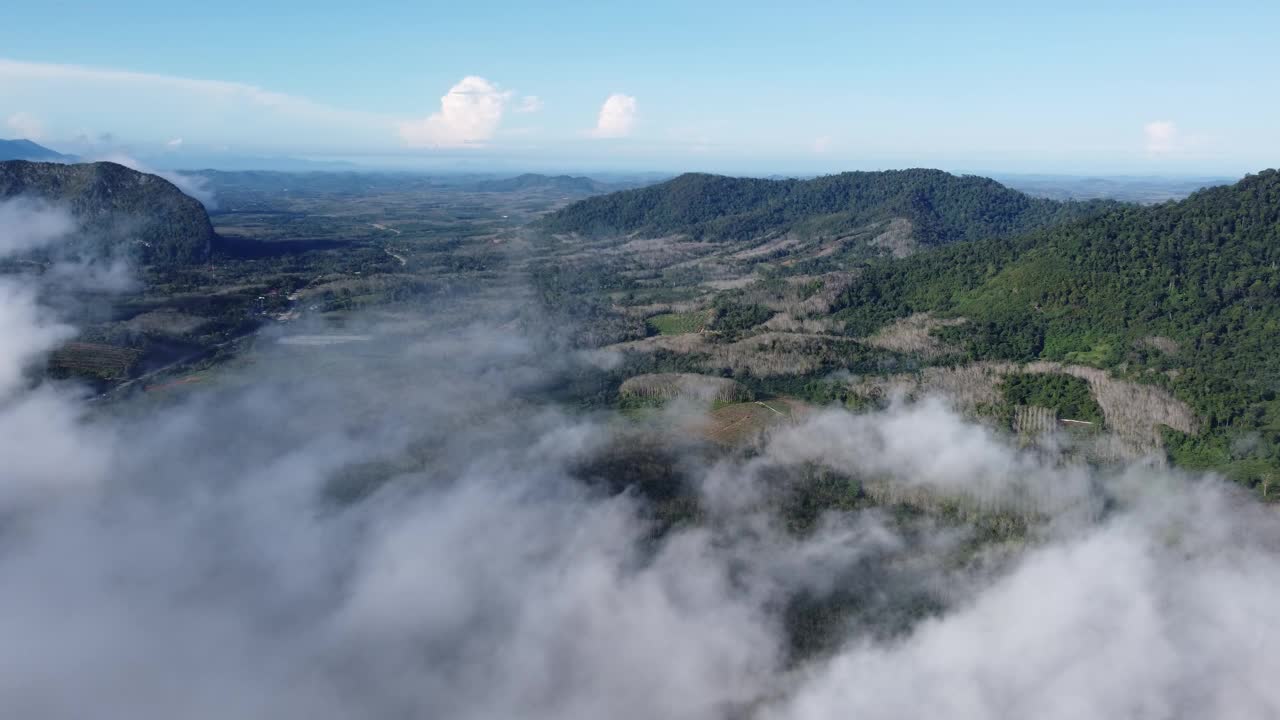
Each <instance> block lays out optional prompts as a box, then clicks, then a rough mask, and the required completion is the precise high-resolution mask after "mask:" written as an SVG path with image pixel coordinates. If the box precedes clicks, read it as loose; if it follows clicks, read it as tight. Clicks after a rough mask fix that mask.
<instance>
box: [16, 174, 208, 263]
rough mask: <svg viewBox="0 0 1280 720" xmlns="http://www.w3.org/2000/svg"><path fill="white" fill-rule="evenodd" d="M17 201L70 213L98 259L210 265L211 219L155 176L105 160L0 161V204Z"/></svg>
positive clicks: (201, 208)
mask: <svg viewBox="0 0 1280 720" xmlns="http://www.w3.org/2000/svg"><path fill="white" fill-rule="evenodd" d="M20 196H21V197H28V198H39V199H42V200H45V201H47V202H50V203H53V204H55V205H58V206H63V207H66V208H68V209H69V210H70V212H71V213H72V215H74V216H75V219H76V220H77V221H78V222H79V224H80V225H81V227H82V229H83V230H84V231H85V233H84V234H85V238H84V240H85V241H86V242H90V243H92V244H94V245H96V246H97V247H96V248H95V249H96V250H97V251H98V252H99V253H102V254H106V255H118V254H127V255H129V256H131V257H134V258H136V259H138V260H140V261H141V262H143V263H146V264H152V265H157V266H177V265H187V264H192V263H202V262H206V261H208V259H209V254H210V252H211V249H212V243H213V238H214V232H213V225H212V224H211V223H210V222H209V214H208V213H207V212H206V211H205V209H204V206H203V205H201V204H200V202H199V201H198V200H195V199H194V198H191V197H188V196H187V195H184V194H183V193H182V191H181V190H179V189H178V188H177V187H176V186H174V185H173V183H171V182H169V181H168V180H165V179H164V178H161V177H159V176H156V175H149V174H147V173H142V172H138V171H136V170H132V169H130V168H127V167H125V166H123V165H118V164H116V163H110V162H96V163H83V164H75V165H69V164H63V163H46V162H27V161H24V160H10V161H7V162H0V200H3V199H6V198H12V197H20Z"/></svg>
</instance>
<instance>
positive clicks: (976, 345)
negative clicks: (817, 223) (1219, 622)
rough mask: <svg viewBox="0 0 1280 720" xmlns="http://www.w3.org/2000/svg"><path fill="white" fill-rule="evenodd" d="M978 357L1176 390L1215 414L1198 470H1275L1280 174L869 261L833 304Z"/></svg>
mask: <svg viewBox="0 0 1280 720" xmlns="http://www.w3.org/2000/svg"><path fill="white" fill-rule="evenodd" d="M929 310H932V311H941V312H949V313H953V314H955V315H960V316H964V317H966V318H969V319H970V321H971V322H970V323H969V324H968V325H965V326H962V327H957V328H951V329H949V330H947V331H946V332H947V333H948V334H949V335H953V336H954V338H953V339H954V340H955V341H956V342H959V343H962V344H964V345H965V346H967V348H968V350H967V352H968V353H969V354H970V356H972V357H974V358H999V359H1012V360H1028V359H1033V358H1045V359H1054V360H1067V361H1072V362H1084V363H1088V364H1092V365H1096V366H1100V367H1104V368H1108V369H1110V370H1112V371H1114V372H1117V373H1119V374H1122V375H1129V376H1132V377H1135V378H1139V379H1143V380H1145V381H1148V382H1153V383H1158V384H1161V385H1165V386H1168V387H1170V388H1171V389H1172V390H1174V392H1175V393H1176V394H1177V395H1179V396H1181V397H1183V398H1184V399H1186V400H1188V401H1190V402H1191V403H1192V405H1193V406H1194V407H1195V409H1196V411H1197V412H1198V413H1199V414H1200V415H1201V417H1202V418H1203V419H1205V420H1206V421H1207V423H1208V425H1209V429H1210V433H1209V435H1208V436H1207V438H1208V439H1204V438H1202V439H1199V440H1196V441H1194V442H1190V441H1189V442H1184V443H1182V444H1181V445H1179V444H1177V443H1174V444H1173V445H1172V448H1173V450H1174V451H1175V455H1178V454H1179V453H1180V454H1181V455H1180V456H1179V457H1178V459H1180V460H1182V461H1183V462H1184V463H1185V464H1189V465H1197V464H1199V465H1204V466H1212V467H1230V468H1233V469H1234V470H1237V471H1239V472H1241V473H1246V474H1252V476H1253V479H1255V480H1256V479H1261V476H1262V475H1264V474H1268V473H1269V474H1271V475H1274V476H1275V477H1274V479H1275V480H1280V399H1277V393H1278V392H1280V352H1277V348H1280V173H1278V172H1277V171H1275V170H1267V171H1265V172H1262V173H1259V174H1257V175H1251V176H1248V177H1246V178H1245V179H1244V180H1242V181H1240V182H1239V183H1237V184H1235V185H1229V186H1223V187H1216V188H1211V189H1207V190H1202V191H1200V192H1198V193H1195V194H1194V195H1192V196H1190V197H1189V198H1187V199H1186V200H1183V201H1181V202H1177V203H1166V204H1163V205H1157V206H1149V207H1134V206H1129V207H1119V208H1115V209H1112V210H1111V211H1109V212H1106V213H1104V214H1102V215H1100V216H1098V217H1095V218H1091V219H1089V220H1085V221H1081V222H1078V223H1074V224H1070V225H1066V226H1061V227H1055V228H1051V229H1048V230H1044V231H1040V232H1036V233H1031V234H1029V235H1026V236H1022V237H1018V238H1011V239H998V238H997V239H990V240H986V241H979V242H975V243H966V244H960V245H953V246H950V247H947V248H942V249H939V250H937V251H935V252H932V253H924V254H920V255H916V256H913V257H911V258H907V259H905V260H901V261H897V262H893V263H874V264H872V265H870V266H868V267H867V268H866V272H865V273H864V274H863V275H862V277H861V278H860V279H859V282H857V283H854V284H853V285H852V286H851V287H850V288H849V290H848V291H847V292H846V293H845V295H844V297H842V298H841V299H840V301H839V303H838V305H837V312H838V314H839V316H840V317H841V318H843V319H846V320H847V321H848V323H849V326H848V329H849V331H850V332H851V333H854V334H859V333H862V332H868V331H871V330H874V329H875V328H876V327H877V326H879V325H880V324H882V323H884V322H886V321H888V320H890V319H892V318H894V317H900V316H905V315H908V314H911V313H913V312H921V311H929Z"/></svg>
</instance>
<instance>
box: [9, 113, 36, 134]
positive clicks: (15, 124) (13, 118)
mask: <svg viewBox="0 0 1280 720" xmlns="http://www.w3.org/2000/svg"><path fill="white" fill-rule="evenodd" d="M5 126H6V127H8V128H9V132H10V133H12V134H13V135H15V136H17V137H19V138H26V139H27V140H39V139H41V138H43V137H44V125H43V124H42V123H41V122H40V119H39V118H37V117H36V116H34V115H32V114H31V113H26V112H16V113H14V114H12V115H10V116H9V117H8V118H7V119H6V120H5Z"/></svg>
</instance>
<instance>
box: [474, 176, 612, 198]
mask: <svg viewBox="0 0 1280 720" xmlns="http://www.w3.org/2000/svg"><path fill="white" fill-rule="evenodd" d="M607 187H608V186H607V185H605V184H604V183H599V182H596V181H595V180H592V179H591V178H588V177H578V176H572V175H538V174H535V173H525V174H524V175H517V176H516V177H511V178H503V179H501V180H481V181H480V182H477V183H476V184H475V189H476V190H478V191H480V192H521V191H523V190H553V191H557V192H563V193H568V194H571V195H591V194H594V193H598V192H602V191H604V190H605V189H607Z"/></svg>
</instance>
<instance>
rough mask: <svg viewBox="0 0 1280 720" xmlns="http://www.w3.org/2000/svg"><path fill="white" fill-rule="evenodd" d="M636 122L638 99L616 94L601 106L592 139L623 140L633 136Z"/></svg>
mask: <svg viewBox="0 0 1280 720" xmlns="http://www.w3.org/2000/svg"><path fill="white" fill-rule="evenodd" d="M635 122H636V99H635V98H634V97H632V96H631V95H623V94H622V93H614V94H613V95H610V96H609V97H608V98H607V99H606V100H605V101H604V105H601V106H600V115H599V116H598V117H597V118H596V127H595V129H594V130H592V131H591V136H592V137H598V138H621V137H626V136H628V135H630V134H631V129H632V128H633V127H634V126H635Z"/></svg>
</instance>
